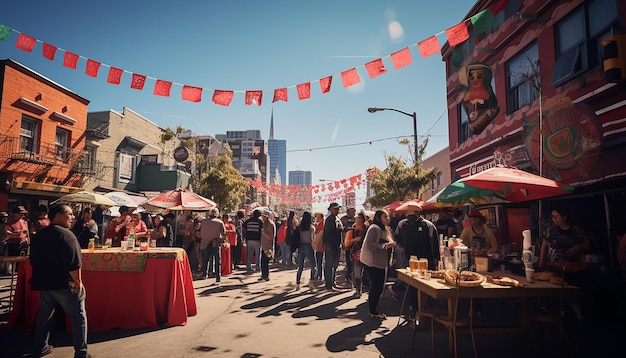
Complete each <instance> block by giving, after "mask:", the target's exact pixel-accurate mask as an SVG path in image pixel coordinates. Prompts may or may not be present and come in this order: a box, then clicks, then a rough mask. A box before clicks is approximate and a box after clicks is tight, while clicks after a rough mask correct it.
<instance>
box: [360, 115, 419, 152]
mask: <svg viewBox="0 0 626 358" xmlns="http://www.w3.org/2000/svg"><path fill="white" fill-rule="evenodd" d="M367 111H368V112H370V113H376V112H379V111H395V112H398V113H402V114H404V115H406V116H409V117H413V145H414V146H415V163H417V153H418V149H417V116H416V115H415V112H413V114H411V113H409V112H405V111H401V110H399V109H395V108H385V107H382V108H380V107H370V108H368V109H367Z"/></svg>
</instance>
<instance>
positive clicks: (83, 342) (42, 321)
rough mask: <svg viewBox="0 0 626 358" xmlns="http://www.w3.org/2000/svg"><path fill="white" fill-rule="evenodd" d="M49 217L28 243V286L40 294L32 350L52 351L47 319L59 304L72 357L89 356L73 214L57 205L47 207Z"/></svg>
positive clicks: (38, 351)
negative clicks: (69, 325)
mask: <svg viewBox="0 0 626 358" xmlns="http://www.w3.org/2000/svg"><path fill="white" fill-rule="evenodd" d="M49 217H50V220H51V222H50V225H49V226H46V227H44V228H43V229H41V230H39V231H38V232H37V234H35V236H34V237H33V238H32V240H31V244H30V252H31V253H30V263H31V265H32V268H33V274H32V278H31V279H30V286H31V288H32V289H33V290H37V291H39V294H40V300H39V312H38V313H37V325H36V329H35V339H34V345H35V346H34V351H33V353H34V355H35V356H42V355H46V354H49V353H51V352H52V346H50V345H49V344H48V337H49V335H50V320H51V319H52V316H53V314H54V311H55V309H56V306H57V305H60V306H61V307H62V308H63V311H65V313H66V314H67V315H68V316H69V317H70V320H71V322H72V342H73V344H74V357H88V356H89V355H88V354H87V312H86V311H85V296H86V293H85V288H84V286H83V283H82V281H81V265H82V261H81V260H82V257H81V252H80V246H79V244H78V240H77V239H76V235H74V233H72V232H71V231H70V230H69V228H70V225H71V223H72V219H73V217H74V213H73V212H72V208H70V207H69V206H67V205H56V206H53V207H51V208H50V211H49Z"/></svg>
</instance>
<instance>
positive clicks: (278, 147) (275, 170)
mask: <svg viewBox="0 0 626 358" xmlns="http://www.w3.org/2000/svg"><path fill="white" fill-rule="evenodd" d="M267 152H268V154H269V156H270V165H269V167H270V171H269V177H270V180H269V182H270V184H286V183H287V141H286V140H284V139H274V110H273V109H272V118H271V120H270V138H269V140H268V141H267Z"/></svg>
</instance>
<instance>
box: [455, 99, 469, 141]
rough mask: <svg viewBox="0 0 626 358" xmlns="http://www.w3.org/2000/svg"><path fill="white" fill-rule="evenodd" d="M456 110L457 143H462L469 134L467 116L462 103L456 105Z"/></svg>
mask: <svg viewBox="0 0 626 358" xmlns="http://www.w3.org/2000/svg"><path fill="white" fill-rule="evenodd" d="M457 111H458V112H459V125H458V128H459V144H463V143H465V141H467V140H468V139H469V137H470V134H471V133H470V128H469V118H468V117H467V113H466V112H465V109H463V105H459V106H458V107H457Z"/></svg>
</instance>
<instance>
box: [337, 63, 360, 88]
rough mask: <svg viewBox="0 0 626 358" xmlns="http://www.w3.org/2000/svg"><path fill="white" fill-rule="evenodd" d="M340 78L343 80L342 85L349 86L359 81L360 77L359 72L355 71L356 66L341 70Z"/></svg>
mask: <svg viewBox="0 0 626 358" xmlns="http://www.w3.org/2000/svg"><path fill="white" fill-rule="evenodd" d="M341 80H342V81H343V86H344V87H350V86H352V85H355V84H357V83H359V82H361V77H359V74H358V73H357V72H356V68H351V69H349V70H347V71H343V72H341Z"/></svg>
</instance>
